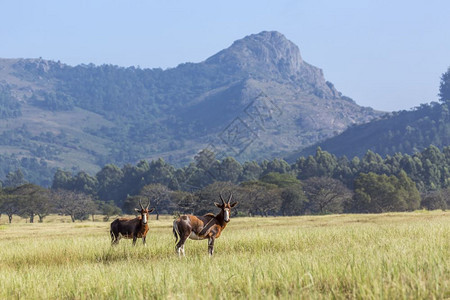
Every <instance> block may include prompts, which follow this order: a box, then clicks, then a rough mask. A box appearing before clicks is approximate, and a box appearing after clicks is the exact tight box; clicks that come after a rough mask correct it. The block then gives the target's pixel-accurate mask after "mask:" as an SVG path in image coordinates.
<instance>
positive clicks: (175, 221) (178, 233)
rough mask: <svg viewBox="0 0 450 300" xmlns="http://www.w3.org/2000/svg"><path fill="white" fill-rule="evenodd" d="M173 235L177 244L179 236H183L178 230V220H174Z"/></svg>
mask: <svg viewBox="0 0 450 300" xmlns="http://www.w3.org/2000/svg"><path fill="white" fill-rule="evenodd" d="M173 235H174V237H175V244H176V243H177V242H178V238H180V237H181V234H180V232H179V231H178V224H177V220H174V221H173Z"/></svg>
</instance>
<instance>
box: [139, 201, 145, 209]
mask: <svg viewBox="0 0 450 300" xmlns="http://www.w3.org/2000/svg"><path fill="white" fill-rule="evenodd" d="M139 206H140V207H141V209H144V206H142V201H141V199H139Z"/></svg>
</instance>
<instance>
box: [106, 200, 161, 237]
mask: <svg viewBox="0 0 450 300" xmlns="http://www.w3.org/2000/svg"><path fill="white" fill-rule="evenodd" d="M139 206H140V207H141V208H140V209H139V208H135V210H136V211H137V212H139V213H140V214H141V215H140V216H139V217H136V218H133V219H131V218H119V219H115V220H114V221H113V222H112V223H111V230H110V231H109V232H110V234H111V244H112V245H115V244H118V243H119V239H120V236H119V235H121V236H123V237H124V238H126V239H131V238H132V239H133V246H134V245H136V240H137V238H142V242H143V243H144V245H145V238H146V236H147V232H148V224H147V223H148V214H149V213H151V212H152V211H153V210H154V208H152V209H148V207H149V206H150V201H148V204H147V206H146V207H145V208H144V206H143V205H142V202H141V200H139Z"/></svg>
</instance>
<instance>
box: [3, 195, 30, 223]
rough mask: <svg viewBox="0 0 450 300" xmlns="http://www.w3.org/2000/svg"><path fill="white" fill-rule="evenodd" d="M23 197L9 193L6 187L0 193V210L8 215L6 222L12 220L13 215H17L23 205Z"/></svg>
mask: <svg viewBox="0 0 450 300" xmlns="http://www.w3.org/2000/svg"><path fill="white" fill-rule="evenodd" d="M23 202H24V201H23V198H20V197H18V196H16V195H14V194H11V193H10V191H9V190H8V189H4V190H3V193H2V194H1V195H0V204H1V206H0V211H1V212H2V213H4V214H6V215H7V216H8V222H9V223H11V222H12V218H13V215H19V214H20V212H21V211H22V209H23V207H24V203H23Z"/></svg>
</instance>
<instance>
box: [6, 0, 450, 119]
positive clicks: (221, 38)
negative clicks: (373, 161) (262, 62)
mask: <svg viewBox="0 0 450 300" xmlns="http://www.w3.org/2000/svg"><path fill="white" fill-rule="evenodd" d="M0 9H1V11H2V14H1V17H0V43H1V46H0V57H1V58H17V57H22V58H35V57H42V58H44V59H51V60H60V61H61V62H63V63H67V64H70V65H76V64H80V63H91V62H92V63H94V64H97V65H98V64H115V65H120V66H131V65H134V66H140V67H142V68H144V67H149V68H156V67H161V68H169V67H175V66H177V65H178V64H180V63H183V62H200V61H203V60H205V59H206V58H207V57H209V56H211V55H213V54H215V53H216V52H218V51H220V50H222V49H224V48H226V47H228V46H230V45H231V43H232V42H233V41H234V40H236V39H240V38H242V37H244V36H246V35H249V34H252V33H258V32H260V31H263V30H277V31H279V32H281V33H283V34H284V35H285V36H286V37H287V38H288V39H290V40H291V41H293V42H294V43H295V44H297V45H298V46H299V48H300V52H301V54H302V57H303V59H304V60H305V61H307V62H308V63H310V64H313V65H315V66H317V67H320V68H322V69H323V71H324V73H325V77H326V79H327V80H329V81H331V82H333V83H334V84H335V86H336V88H337V89H338V90H339V91H341V92H342V93H344V94H345V95H347V96H349V97H351V98H353V99H354V100H355V101H356V102H357V103H358V104H360V105H364V106H371V107H374V108H375V109H379V110H385V111H392V110H400V109H409V108H412V107H414V106H417V105H419V104H420V103H427V102H430V101H437V93H438V89H439V81H440V76H441V75H442V73H444V72H445V71H446V70H447V68H448V67H449V66H450V34H449V33H448V32H449V29H450V18H449V15H450V1H444V0H441V1H436V0H428V1H415V0H410V1H403V0H400V1H395V0H394V1H392V0H391V1H385V0H379V1H365V0H359V1H345V0H342V1H321V0H315V1H312V0H311V1H309V0H308V1H302V0H299V1H288V0H286V1H284V0H279V1H265V0H258V1H253V0H252V1H242V0H241V1H234V0H228V1H221V2H219V1H211V0H209V1H204V0H199V1H195V0H194V1H183V2H182V1H172V0H167V1H142V0H127V1H125V0H121V1H119V0H89V1H84V0H78V1H61V0H40V1H33V0H29V1H24V0H14V1H12V0H11V1H6V0H0Z"/></svg>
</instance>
